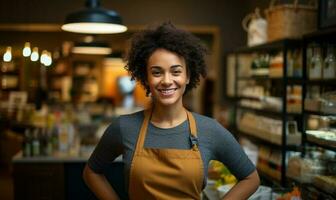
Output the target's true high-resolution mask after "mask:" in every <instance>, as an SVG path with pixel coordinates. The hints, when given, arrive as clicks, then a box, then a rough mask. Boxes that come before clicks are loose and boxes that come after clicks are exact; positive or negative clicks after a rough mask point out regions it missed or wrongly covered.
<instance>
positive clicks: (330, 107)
mask: <svg viewBox="0 0 336 200" xmlns="http://www.w3.org/2000/svg"><path fill="white" fill-rule="evenodd" d="M321 99H322V102H323V103H322V105H321V112H325V113H333V114H336V91H332V92H326V93H323V94H322V95H321Z"/></svg>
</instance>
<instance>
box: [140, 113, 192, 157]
mask: <svg viewBox="0 0 336 200" xmlns="http://www.w3.org/2000/svg"><path fill="white" fill-rule="evenodd" d="M185 111H186V113H187V117H188V123H189V128H190V134H191V136H193V137H194V138H197V128H196V121H195V118H194V116H193V115H192V114H191V112H189V111H188V110H186V109H185ZM152 112H153V108H152V107H151V108H149V109H147V110H144V115H145V116H144V121H143V123H142V126H141V129H140V133H139V138H138V141H137V144H136V151H139V150H141V149H143V147H144V143H145V138H146V134H147V128H148V124H149V121H150V118H151V116H152Z"/></svg>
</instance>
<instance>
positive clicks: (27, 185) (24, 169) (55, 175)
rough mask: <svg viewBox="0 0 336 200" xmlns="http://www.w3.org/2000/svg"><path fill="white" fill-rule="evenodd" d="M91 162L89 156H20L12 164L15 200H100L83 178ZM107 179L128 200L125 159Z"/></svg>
mask: <svg viewBox="0 0 336 200" xmlns="http://www.w3.org/2000/svg"><path fill="white" fill-rule="evenodd" d="M87 159H88V156H82V157H74V156H71V157H69V156H68V157H67V156H53V157H42V156H41V157H22V154H21V153H18V154H17V155H16V156H15V157H14V158H13V160H12V163H13V178H14V197H15V200H21V199H25V200H30V199H34V200H35V199H46V200H47V199H57V200H62V199H96V198H95V196H94V194H93V193H92V192H91V191H90V190H89V188H88V187H87V186H86V184H85V183H84V181H83V178H82V173H83V169H84V166H85V164H86V162H87ZM106 178H107V179H108V181H109V182H110V183H111V185H112V186H113V188H115V190H116V192H117V193H118V194H119V196H120V197H121V198H122V199H125V198H126V192H125V190H124V188H125V187H124V176H123V162H122V157H121V156H120V157H118V158H117V159H116V160H115V161H114V162H113V163H112V164H111V166H110V167H108V170H107V171H106ZM116 183H117V184H116Z"/></svg>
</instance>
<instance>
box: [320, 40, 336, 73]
mask: <svg viewBox="0 0 336 200" xmlns="http://www.w3.org/2000/svg"><path fill="white" fill-rule="evenodd" d="M335 77H336V58H335V48H334V46H333V45H331V44H329V45H328V46H327V55H326V57H325V59H324V63H323V78H324V79H333V78H335Z"/></svg>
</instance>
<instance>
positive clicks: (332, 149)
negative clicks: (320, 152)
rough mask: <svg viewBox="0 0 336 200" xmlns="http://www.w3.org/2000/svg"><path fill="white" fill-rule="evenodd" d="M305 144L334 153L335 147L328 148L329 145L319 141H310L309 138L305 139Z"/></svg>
mask: <svg viewBox="0 0 336 200" xmlns="http://www.w3.org/2000/svg"><path fill="white" fill-rule="evenodd" d="M307 143H308V144H311V145H315V146H318V147H322V148H324V149H328V150H331V151H336V147H335V146H329V145H327V144H325V143H324V142H322V141H319V140H312V139H310V138H308V137H307Z"/></svg>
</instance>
